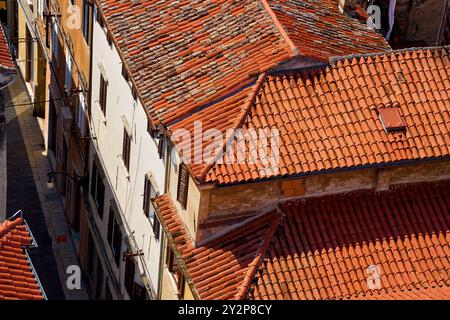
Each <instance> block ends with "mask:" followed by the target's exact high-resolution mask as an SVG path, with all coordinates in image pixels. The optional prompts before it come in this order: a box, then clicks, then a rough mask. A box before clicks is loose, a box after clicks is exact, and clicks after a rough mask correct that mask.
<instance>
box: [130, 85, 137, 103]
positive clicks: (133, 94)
mask: <svg viewBox="0 0 450 320" xmlns="http://www.w3.org/2000/svg"><path fill="white" fill-rule="evenodd" d="M131 95H132V96H133V99H134V100H136V99H137V91H136V89H135V88H134V86H131Z"/></svg>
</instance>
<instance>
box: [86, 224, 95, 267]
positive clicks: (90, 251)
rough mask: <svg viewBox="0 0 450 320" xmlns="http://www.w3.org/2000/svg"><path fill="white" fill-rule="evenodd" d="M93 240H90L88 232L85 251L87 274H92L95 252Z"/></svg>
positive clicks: (90, 236)
mask: <svg viewBox="0 0 450 320" xmlns="http://www.w3.org/2000/svg"><path fill="white" fill-rule="evenodd" d="M94 246H95V245H94V239H92V235H91V233H90V232H89V231H88V241H87V249H86V265H87V272H88V274H93V272H94V259H95V250H94Z"/></svg>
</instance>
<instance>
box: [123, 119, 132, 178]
mask: <svg viewBox="0 0 450 320" xmlns="http://www.w3.org/2000/svg"><path fill="white" fill-rule="evenodd" d="M130 140H131V139H130V136H129V135H128V132H127V130H126V129H125V128H124V129H123V146H122V159H123V163H124V164H125V167H126V168H127V170H130V145H131V141H130Z"/></svg>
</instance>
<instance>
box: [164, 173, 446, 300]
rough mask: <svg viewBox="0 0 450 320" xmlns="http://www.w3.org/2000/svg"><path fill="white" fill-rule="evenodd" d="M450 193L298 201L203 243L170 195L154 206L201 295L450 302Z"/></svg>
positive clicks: (406, 191)
mask: <svg viewBox="0 0 450 320" xmlns="http://www.w3.org/2000/svg"><path fill="white" fill-rule="evenodd" d="M449 190H450V181H441V182H434V183H417V184H407V185H398V186H393V187H391V189H390V190H389V191H382V192H373V191H361V192H353V193H347V194H341V195H333V196H327V197H321V198H314V199H306V200H305V199H299V200H292V201H289V202H287V203H284V204H280V205H279V209H278V210H275V211H274V212H271V213H268V214H265V215H263V216H260V217H258V218H257V219H255V220H253V221H252V222H251V223H249V224H245V225H243V226H241V227H239V228H237V229H236V230H234V231H231V232H229V233H227V234H225V235H224V236H220V237H218V238H217V239H215V240H213V241H212V242H211V243H207V244H204V245H202V246H199V247H197V248H196V247H194V245H193V243H192V240H191V239H190V237H189V235H188V232H187V231H186V229H185V227H184V225H183V222H182V221H181V219H180V217H179V216H178V214H177V212H176V209H175V208H174V207H173V205H172V202H171V199H170V197H169V196H168V195H164V196H161V197H160V198H158V199H157V200H156V204H157V206H158V212H159V214H160V216H161V217H162V221H163V225H164V226H165V229H166V231H168V232H169V233H170V234H171V235H172V237H173V238H174V244H175V246H176V248H177V250H178V252H179V253H180V255H181V257H182V259H183V260H184V261H185V262H186V265H187V269H188V276H190V277H191V278H192V280H193V283H194V286H195V288H196V289H197V291H198V292H199V294H200V298H201V299H243V298H247V299H382V300H385V299H408V300H410V299H450V289H449V288H450V249H449V248H450V246H449V244H450V229H449V227H450V214H449V213H450V193H449ZM372 265H376V266H377V267H378V268H379V271H380V276H381V278H380V280H381V288H380V289H376V290H370V289H369V288H368V285H367V278H368V273H367V268H368V267H369V266H372Z"/></svg>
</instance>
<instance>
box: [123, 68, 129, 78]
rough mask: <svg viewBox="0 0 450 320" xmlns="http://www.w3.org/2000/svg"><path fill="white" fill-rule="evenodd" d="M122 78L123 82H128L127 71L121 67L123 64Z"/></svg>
mask: <svg viewBox="0 0 450 320" xmlns="http://www.w3.org/2000/svg"><path fill="white" fill-rule="evenodd" d="M122 76H123V78H124V79H125V81H128V80H129V78H128V72H127V69H125V65H123V64H122Z"/></svg>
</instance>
